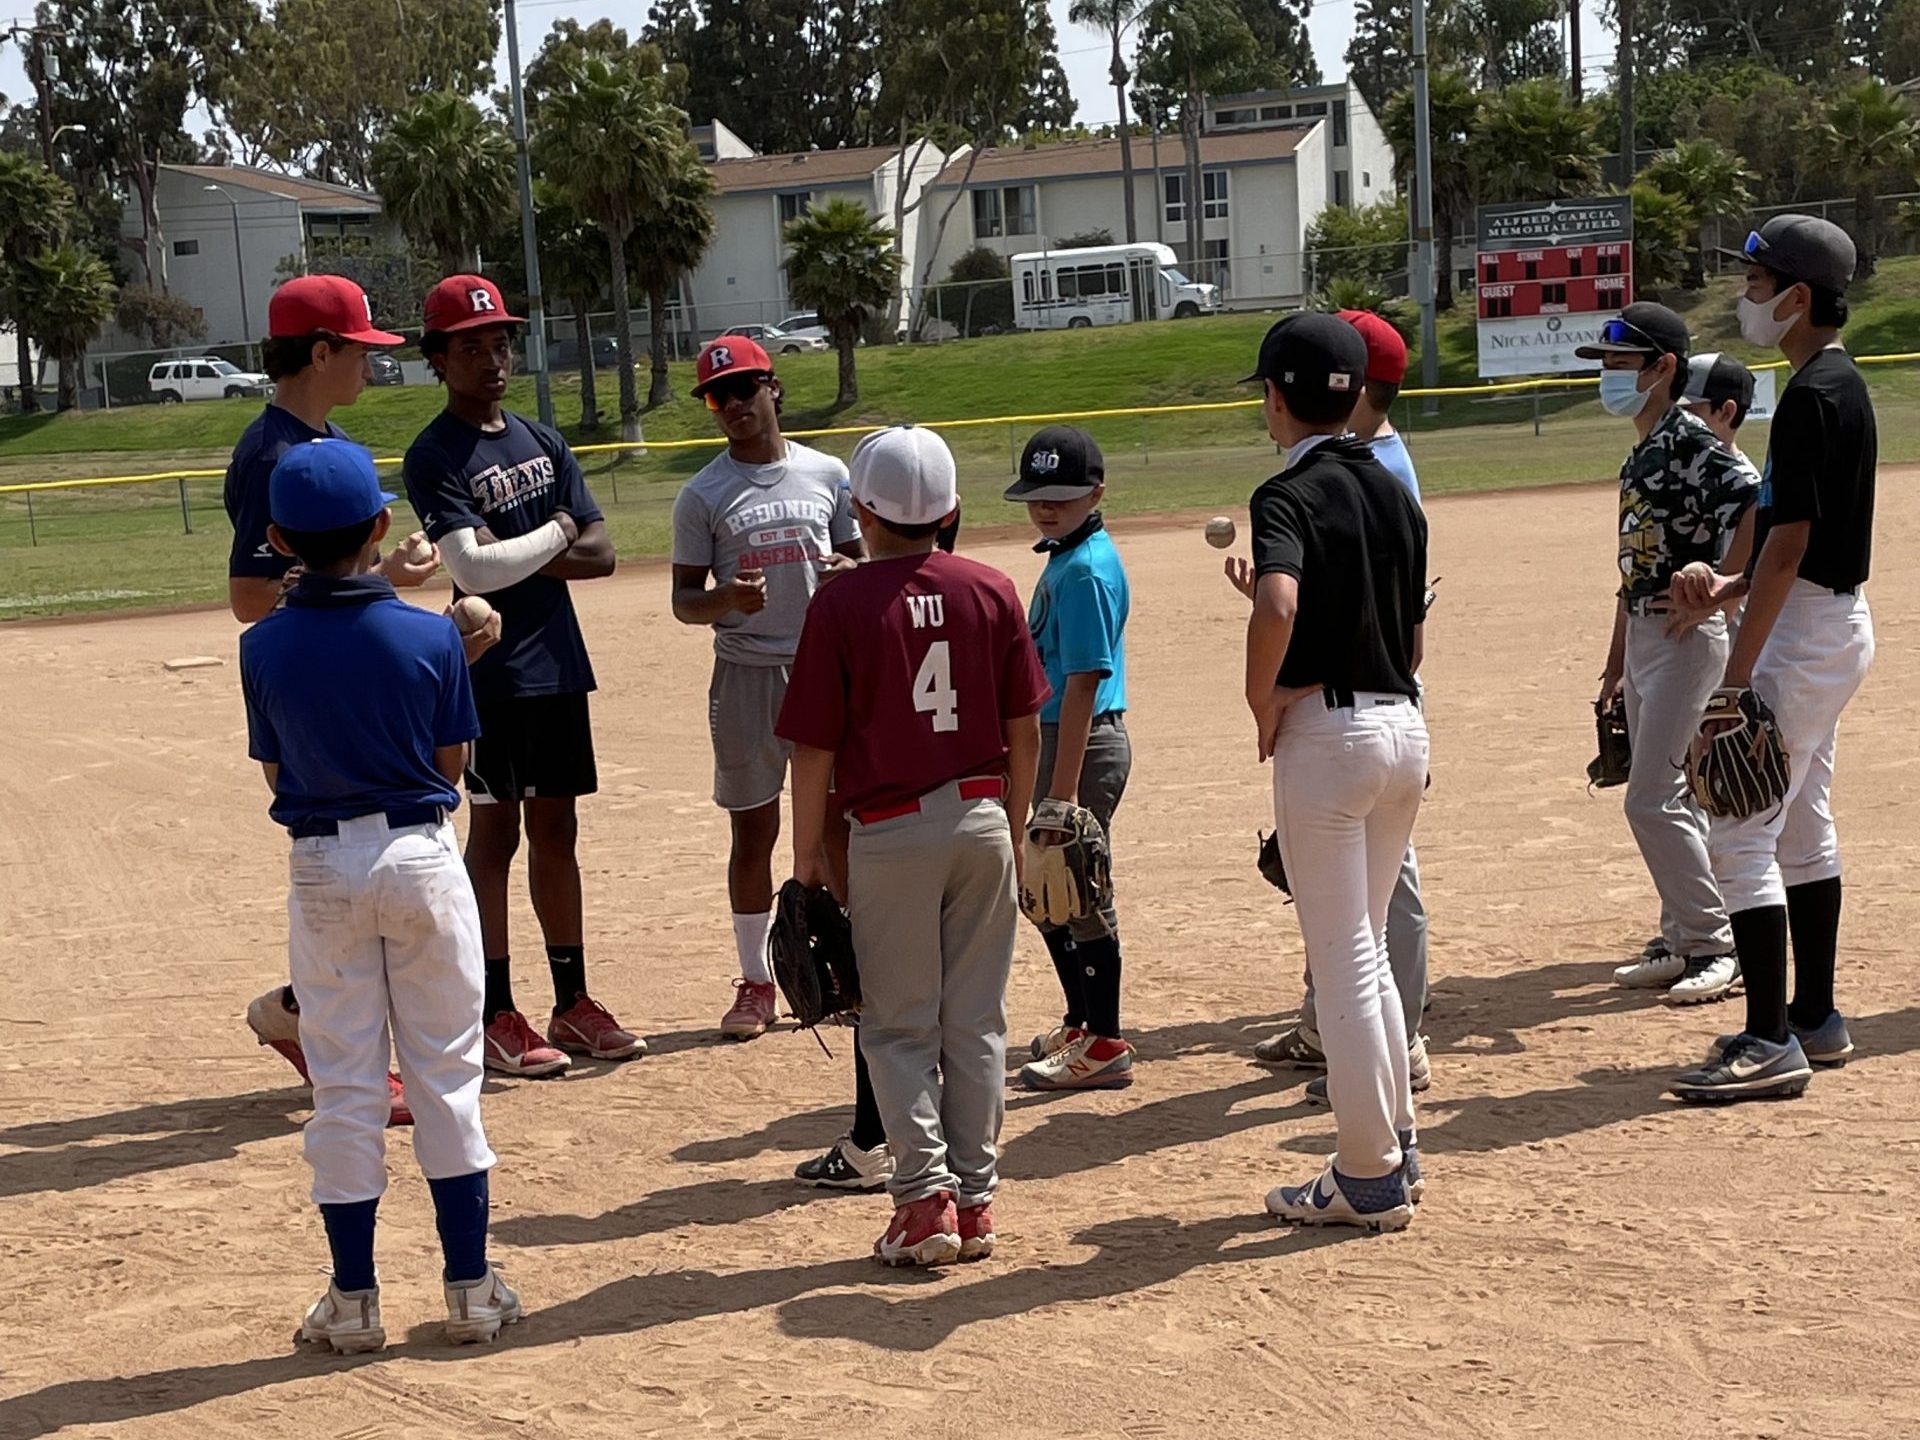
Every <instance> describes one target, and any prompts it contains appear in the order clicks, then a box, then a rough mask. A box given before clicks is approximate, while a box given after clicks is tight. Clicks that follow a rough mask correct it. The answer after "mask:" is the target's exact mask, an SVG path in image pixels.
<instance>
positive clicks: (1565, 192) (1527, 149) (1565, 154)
mask: <svg viewBox="0 0 1920 1440" xmlns="http://www.w3.org/2000/svg"><path fill="white" fill-rule="evenodd" d="M1594 121H1595V117H1594V116H1593V115H1592V114H1591V113H1589V112H1587V111H1585V110H1583V109H1581V107H1580V106H1578V105H1576V104H1574V103H1573V102H1572V101H1571V100H1569V99H1568V98H1567V96H1566V92H1565V91H1564V90H1562V89H1561V86H1560V82H1559V81H1558V80H1527V81H1523V82H1522V83H1521V84H1518V85H1509V86H1508V87H1507V88H1506V89H1505V90H1503V91H1501V92H1500V93H1498V94H1497V95H1488V96H1487V97H1486V98H1485V99H1484V100H1482V101H1481V109H1480V122H1479V125H1478V128H1477V130H1476V132H1475V134H1474V143H1473V146H1472V157H1473V161H1474V171H1475V173H1476V174H1477V176H1478V177H1479V182H1480V201H1481V203H1482V204H1497V203H1499V202H1501V201H1503V200H1566V199H1571V198H1573V197H1575V196H1580V195H1591V194H1592V193H1593V192H1594V191H1595V190H1597V189H1598V188H1599V186H1600V146H1599V143H1598V142H1597V141H1596V140H1595V139H1594V138H1593V127H1594Z"/></svg>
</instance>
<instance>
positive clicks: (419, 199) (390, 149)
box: [369, 90, 517, 275]
mask: <svg viewBox="0 0 1920 1440" xmlns="http://www.w3.org/2000/svg"><path fill="white" fill-rule="evenodd" d="M369 170H370V173H371V175H372V178H373V184H374V188H375V189H377V190H378V191H379V192H380V197H381V199H382V200H383V201H384V202H385V204H386V207H387V213H388V214H390V215H392V216H393V218H394V219H395V220H396V221H398V222H399V225H400V229H401V230H402V231H403V232H404V233H405V234H406V237H407V238H408V239H409V240H411V241H413V243H414V244H416V245H418V246H420V248H421V249H423V250H426V251H428V252H430V253H431V254H432V255H433V256H434V258H436V259H437V260H438V261H439V262H440V267H441V270H442V271H443V273H445V274H448V275H452V274H457V273H459V272H460V271H470V270H477V269H479V268H480V243H481V242H482V241H483V240H487V239H489V238H491V237H492V236H493V235H495V234H497V233H499V230H500V225H501V219H502V217H503V216H505V215H508V214H510V213H511V212H512V211H513V210H514V209H515V208H516V207H517V199H516V196H515V194H514V185H515V175H514V157H513V139H512V137H511V136H509V135H508V134H507V129H506V127H505V126H504V125H502V124H501V123H500V122H499V121H498V120H494V119H491V118H489V117H487V116H485V115H482V114H481V113H480V107H479V106H478V105H475V104H474V103H473V101H471V100H469V99H467V98H466V97H465V96H463V95H456V94H454V93H453V92H451V91H447V90H442V91H438V92H436V93H434V94H431V95H423V96H421V97H420V98H419V99H418V100H416V101H414V103H413V104H412V105H411V106H410V107H408V108H407V109H406V110H403V111H402V112H401V113H400V114H398V115H396V116H395V117H394V120H393V125H392V127H391V128H390V129H389V130H388V131H387V133H386V134H385V135H383V136H382V137H381V138H380V141H379V143H378V144H376V145H375V146H374V147H373V154H372V157H371V160H370V163H369Z"/></svg>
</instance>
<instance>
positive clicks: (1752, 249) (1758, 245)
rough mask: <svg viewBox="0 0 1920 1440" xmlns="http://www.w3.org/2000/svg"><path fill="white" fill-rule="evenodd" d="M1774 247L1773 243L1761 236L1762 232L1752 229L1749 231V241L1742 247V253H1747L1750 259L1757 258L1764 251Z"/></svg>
mask: <svg viewBox="0 0 1920 1440" xmlns="http://www.w3.org/2000/svg"><path fill="white" fill-rule="evenodd" d="M1772 248H1773V247H1772V246H1771V245H1769V244H1767V242H1766V241H1765V240H1763V239H1761V238H1760V232H1759V231H1758V230H1750V231H1748V232H1747V243H1746V244H1744V245H1742V246H1741V247H1740V253H1741V254H1742V255H1745V256H1746V257H1747V258H1748V259H1749V260H1757V259H1758V258H1759V257H1760V255H1761V254H1762V253H1763V252H1765V251H1767V250H1771V249H1772Z"/></svg>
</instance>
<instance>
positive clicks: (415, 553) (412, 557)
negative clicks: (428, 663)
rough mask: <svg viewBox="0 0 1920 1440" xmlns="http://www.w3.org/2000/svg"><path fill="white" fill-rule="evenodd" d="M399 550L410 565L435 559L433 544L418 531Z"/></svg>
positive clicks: (402, 542) (401, 556) (402, 557)
mask: <svg viewBox="0 0 1920 1440" xmlns="http://www.w3.org/2000/svg"><path fill="white" fill-rule="evenodd" d="M398 549H399V551H400V558H401V559H403V560H405V561H406V562H407V564H409V565H425V564H426V563H427V562H428V561H430V560H432V559H433V542H432V541H431V540H429V539H427V537H426V535H425V534H424V533H422V532H421V531H418V530H416V531H414V532H413V534H411V535H409V536H408V537H407V538H406V539H404V540H402V541H401V542H400V544H399V546H398ZM481 603H482V604H485V603H486V602H485V601H482V602H481ZM485 618H486V617H485V616H482V617H481V619H482V621H484V620H485Z"/></svg>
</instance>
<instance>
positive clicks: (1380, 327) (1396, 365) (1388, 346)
mask: <svg viewBox="0 0 1920 1440" xmlns="http://www.w3.org/2000/svg"><path fill="white" fill-rule="evenodd" d="M1340 318H1341V319H1342V320H1344V321H1346V322H1347V323H1348V324H1349V325H1351V326H1353V328H1354V329H1356V330H1358V331H1359V332H1360V338H1361V339H1362V340H1365V341H1366V342H1367V379H1369V380H1379V381H1383V382H1384V383H1386V384H1388V385H1398V384H1399V383H1400V382H1401V381H1402V380H1404V379H1406V378H1407V342H1406V341H1404V340H1402V339H1401V338H1400V332H1399V331H1398V330H1396V329H1394V328H1393V326H1392V325H1391V324H1389V323H1388V322H1387V321H1386V320H1384V319H1382V318H1381V317H1380V316H1378V315H1376V314H1374V313H1373V311H1371V310H1342V311H1341V312H1340Z"/></svg>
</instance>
